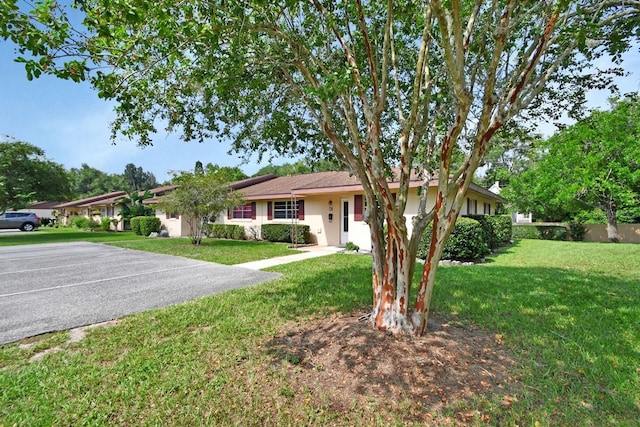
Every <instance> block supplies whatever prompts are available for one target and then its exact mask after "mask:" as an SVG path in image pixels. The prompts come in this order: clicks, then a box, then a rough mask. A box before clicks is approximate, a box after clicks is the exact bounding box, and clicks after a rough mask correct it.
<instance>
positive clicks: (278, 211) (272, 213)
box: [267, 200, 304, 220]
mask: <svg viewBox="0 0 640 427" xmlns="http://www.w3.org/2000/svg"><path fill="white" fill-rule="evenodd" d="M267 211H268V212H267V218H268V219H291V218H298V219H301V220H303V219H304V200H300V201H298V202H297V203H294V202H292V201H290V200H287V201H278V202H268V203H267Z"/></svg>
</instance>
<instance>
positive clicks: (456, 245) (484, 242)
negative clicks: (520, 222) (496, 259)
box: [418, 215, 512, 261]
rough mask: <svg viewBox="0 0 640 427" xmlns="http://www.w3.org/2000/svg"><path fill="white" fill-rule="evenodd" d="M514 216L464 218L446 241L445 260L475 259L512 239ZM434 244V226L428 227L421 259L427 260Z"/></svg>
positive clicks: (424, 235) (419, 251)
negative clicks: (430, 247) (432, 227)
mask: <svg viewBox="0 0 640 427" xmlns="http://www.w3.org/2000/svg"><path fill="white" fill-rule="evenodd" d="M511 233H512V225H511V217H510V216H508V215H473V216H472V217H461V218H459V219H458V221H456V225H455V227H454V229H453V231H452V232H451V235H450V236H449V239H448V240H447V243H446V244H445V246H444V250H443V252H442V259H443V260H444V259H446V260H452V261H475V260H478V259H481V258H483V257H485V256H487V255H489V254H490V253H491V252H492V251H493V250H495V249H498V248H499V247H501V246H504V245H507V244H509V243H510V242H511ZM430 243H431V225H429V226H428V227H427V229H426V230H425V232H424V234H423V235H422V239H421V240H420V244H419V245H418V258H420V259H425V258H426V257H427V252H428V250H429V244H430Z"/></svg>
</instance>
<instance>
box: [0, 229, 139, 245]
mask: <svg viewBox="0 0 640 427" xmlns="http://www.w3.org/2000/svg"><path fill="white" fill-rule="evenodd" d="M139 239H144V237H142V236H136V235H135V234H134V233H132V232H130V231H129V232H107V231H85V230H79V229H77V228H71V227H70V228H51V227H40V228H38V229H37V230H35V231H30V232H20V233H15V234H0V246H12V245H33V244H38V243H60V242H77V241H85V242H96V243H106V242H112V241H120V240H139Z"/></svg>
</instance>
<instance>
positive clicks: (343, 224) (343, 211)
mask: <svg viewBox="0 0 640 427" xmlns="http://www.w3.org/2000/svg"><path fill="white" fill-rule="evenodd" d="M340 205H341V207H340V244H341V245H344V244H346V243H347V242H348V241H349V199H341V203H340Z"/></svg>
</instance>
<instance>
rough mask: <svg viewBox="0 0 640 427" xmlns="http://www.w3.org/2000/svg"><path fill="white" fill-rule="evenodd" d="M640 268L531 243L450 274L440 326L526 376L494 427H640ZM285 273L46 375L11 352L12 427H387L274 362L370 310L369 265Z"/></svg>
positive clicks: (106, 341)
mask: <svg viewBox="0 0 640 427" xmlns="http://www.w3.org/2000/svg"><path fill="white" fill-rule="evenodd" d="M638 260H640V245H609V244H590V243H573V242H549V241H535V240H530V241H521V242H519V243H518V244H517V245H516V246H514V247H512V248H509V249H507V250H506V251H504V252H503V253H502V254H500V255H498V256H496V257H494V258H492V259H491V260H490V262H488V263H487V264H484V265H478V266H473V267H442V268H441V269H439V270H438V278H437V285H436V288H435V292H434V303H433V309H434V311H435V312H437V313H438V314H440V315H445V316H453V317H455V318H456V319H457V320H459V321H460V322H468V323H474V324H476V325H479V326H480V327H482V328H483V329H484V330H486V331H487V332H489V333H492V334H500V335H501V336H502V339H503V340H504V342H505V345H506V346H507V348H508V349H509V351H510V352H511V353H512V354H514V356H515V357H516V359H517V360H518V361H519V363H518V365H517V366H516V367H515V368H514V369H515V370H514V376H515V377H516V378H517V379H518V381H519V382H520V383H521V385H522V386H521V387H520V388H519V391H518V394H517V395H516V396H515V397H516V398H517V400H515V401H514V402H513V404H512V405H511V406H510V407H505V406H504V405H500V404H499V403H497V402H495V403H491V402H493V401H492V400H491V397H490V396H488V399H489V402H490V403H486V401H485V402H484V403H482V405H483V406H482V408H481V409H482V411H483V413H485V414H486V415H487V416H488V417H489V420H490V421H489V424H490V425H516V424H517V425H521V426H528V425H531V426H534V425H540V426H556V425H566V426H573V425H592V426H601V425H629V426H631V425H637V420H638V419H640V407H639V405H640V379H639V376H640V327H639V325H640V304H639V302H640V262H639V261H638ZM274 270H277V271H280V272H282V273H283V277H281V278H280V279H278V280H276V281H272V282H269V283H266V284H263V285H259V286H254V287H250V288H246V289H242V290H236V291H232V292H228V293H225V294H221V295H215V296H211V297H207V298H202V299H199V300H196V301H192V302H189V303H186V304H181V305H177V306H173V307H169V308H166V309H162V310H155V311H150V312H146V313H141V314H138V315H133V316H129V317H126V318H125V319H122V320H121V321H120V323H119V324H118V325H117V326H115V327H109V328H96V329H93V330H91V331H90V332H89V335H88V337H87V338H85V339H84V340H83V341H80V342H79V343H76V344H63V351H61V352H58V353H53V354H49V355H47V356H45V357H44V359H42V360H41V361H39V362H35V363H29V361H28V360H29V358H30V357H31V356H32V355H33V354H34V353H35V352H36V351H37V350H36V349H34V348H28V349H23V348H20V347H19V346H18V345H17V344H12V345H6V346H2V347H0V425H14V424H16V425H30V426H31V425H53V424H55V425H255V426H263V425H375V424H378V425H385V424H387V422H388V420H381V419H379V418H377V413H376V412H375V407H372V408H369V407H363V408H358V410H357V411H351V412H344V413H343V412H339V411H337V410H335V409H333V408H332V407H331V406H330V405H327V404H326V402H325V403H323V402H322V401H321V400H318V399H313V398H311V396H310V395H309V392H308V391H305V390H299V389H298V388H296V387H295V386H294V385H293V384H292V383H290V382H289V378H288V377H287V374H286V373H285V370H284V369H283V368H282V366H281V365H278V364H276V363H274V362H273V360H272V356H271V355H270V353H269V350H268V348H266V347H265V343H266V342H268V341H269V339H270V338H271V337H272V336H273V335H274V334H276V332H277V331H278V329H279V328H281V327H282V326H283V325H284V324H286V323H287V322H291V321H296V322H304V320H305V319H307V318H310V317H315V316H324V315H327V314H329V313H334V312H340V313H342V312H350V311H352V310H354V309H356V308H361V307H367V306H368V304H370V301H371V294H370V292H371V291H370V279H369V275H370V271H371V270H370V259H369V258H368V257H364V256H360V255H344V254H338V255H332V256H328V257H323V258H316V259H312V260H308V261H303V262H300V263H293V264H286V265H282V266H280V267H277V268H274ZM63 336H64V335H63V334H62V333H57V334H50V335H47V336H45V337H42V339H41V341H39V340H35V342H36V344H37V346H38V350H42V349H43V348H46V347H48V346H53V345H60V343H61V342H62V341H63ZM283 363H284V362H283ZM399 363H401V362H399ZM265 367H266V368H265ZM405 415H406V414H397V418H396V422H397V424H399V423H400V422H399V421H398V420H401V419H403V417H404V416H405Z"/></svg>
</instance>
